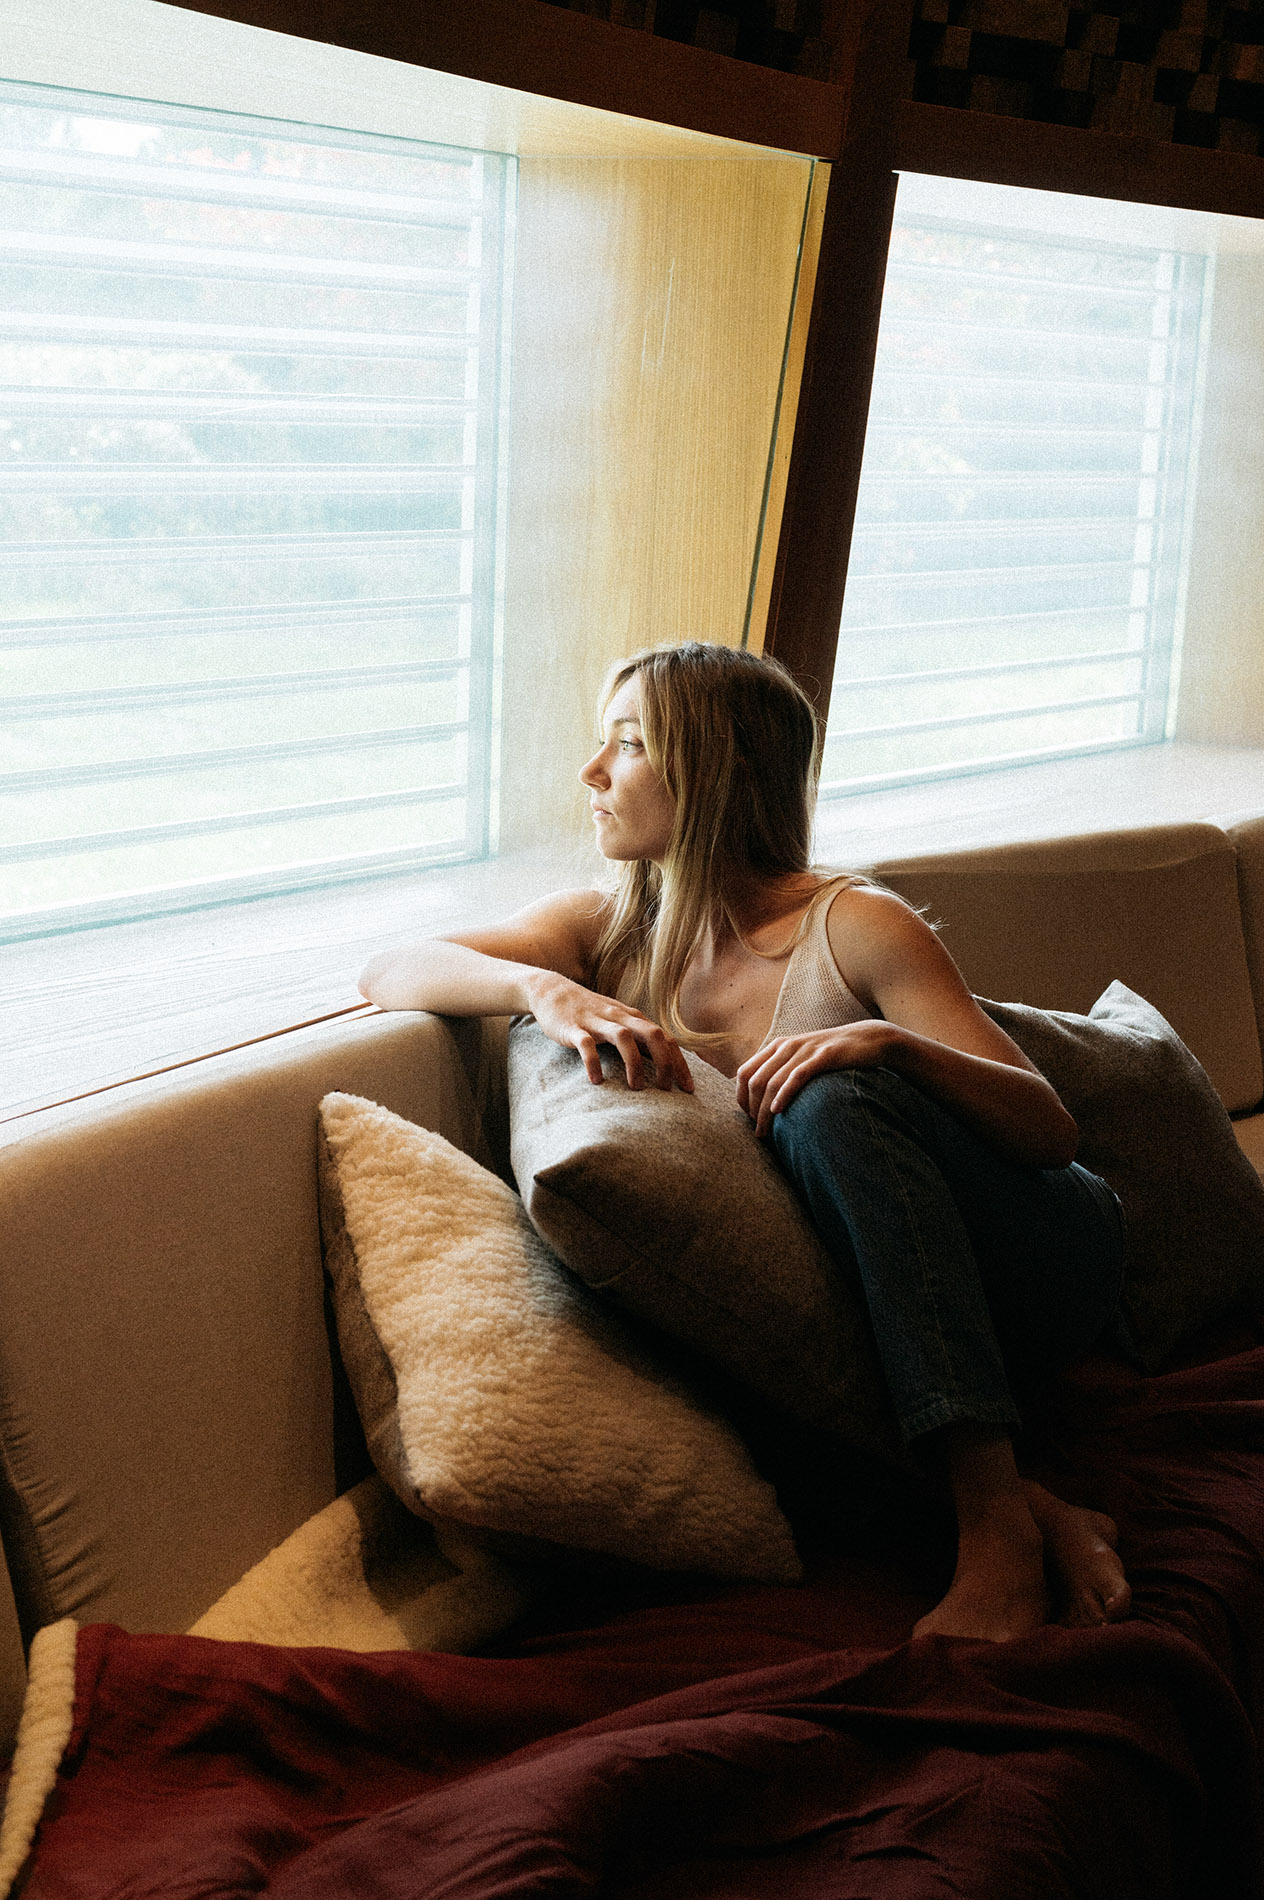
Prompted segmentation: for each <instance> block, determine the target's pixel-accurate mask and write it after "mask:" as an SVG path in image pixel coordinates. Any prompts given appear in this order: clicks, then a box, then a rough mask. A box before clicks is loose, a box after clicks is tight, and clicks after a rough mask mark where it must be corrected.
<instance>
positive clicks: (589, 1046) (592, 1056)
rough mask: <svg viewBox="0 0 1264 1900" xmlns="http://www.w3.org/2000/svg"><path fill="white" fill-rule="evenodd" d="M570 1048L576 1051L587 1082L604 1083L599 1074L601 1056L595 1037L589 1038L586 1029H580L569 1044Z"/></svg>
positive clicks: (602, 1076)
mask: <svg viewBox="0 0 1264 1900" xmlns="http://www.w3.org/2000/svg"><path fill="white" fill-rule="evenodd" d="M571 1047H572V1048H573V1049H574V1050H575V1051H576V1053H577V1055H578V1056H579V1059H580V1061H581V1062H582V1063H583V1065H584V1073H585V1074H586V1075H587V1077H588V1080H589V1081H590V1082H604V1081H605V1079H606V1078H605V1076H604V1075H603V1074H602V1072H601V1055H600V1052H599V1050H598V1048H597V1040H596V1037H595V1036H590V1035H589V1033H588V1031H587V1030H586V1029H580V1030H578V1031H577V1032H576V1035H575V1040H574V1042H573V1043H572V1044H571Z"/></svg>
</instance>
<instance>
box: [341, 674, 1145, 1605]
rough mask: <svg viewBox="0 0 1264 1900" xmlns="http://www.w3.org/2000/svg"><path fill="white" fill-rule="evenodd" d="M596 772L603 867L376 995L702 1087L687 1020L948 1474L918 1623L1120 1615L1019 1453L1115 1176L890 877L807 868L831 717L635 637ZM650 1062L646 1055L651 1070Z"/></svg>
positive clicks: (1105, 1532)
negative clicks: (517, 1020)
mask: <svg viewBox="0 0 1264 1900" xmlns="http://www.w3.org/2000/svg"><path fill="white" fill-rule="evenodd" d="M602 734H603V737H602V743H601V746H600V749H599V750H598V751H597V752H596V753H595V754H594V756H593V757H592V758H591V759H590V760H589V761H588V763H587V765H585V766H584V768H583V770H582V771H581V773H580V775H579V776H580V779H581V781H582V783H583V784H584V785H585V786H586V787H587V788H588V791H589V793H590V796H591V803H592V816H593V823H594V825H595V827H596V833H597V844H598V848H599V850H600V851H601V853H602V855H603V856H604V857H605V858H607V859H609V860H611V861H612V862H614V863H617V864H618V865H619V866H620V867H621V870H620V876H619V883H618V888H617V890H616V891H615V892H613V893H611V894H607V893H604V892H598V891H592V890H578V891H565V892H562V893H560V894H558V895H555V896H552V897H547V898H545V899H543V900H542V901H541V902H539V903H537V904H533V905H531V906H530V907H528V908H527V909H526V910H523V911H520V912H519V913H518V914H517V915H516V916H514V917H511V918H509V919H507V920H506V921H505V922H504V923H502V924H498V925H495V926H493V927H490V928H487V929H479V930H470V931H465V932H462V933H461V934H459V935H454V936H451V937H446V938H442V939H438V940H434V941H431V942H428V943H423V944H418V945H415V946H410V947H408V948H405V949H400V950H391V951H386V952H383V953H382V954H381V955H379V956H377V957H375V958H374V959H373V961H372V962H371V963H370V964H369V965H368V967H367V969H366V970H365V972H364V975H363V977H362V978H361V989H362V990H363V993H364V994H365V996H367V997H368V998H369V999H370V1000H371V1001H373V1002H375V1003H378V1004H380V1005H381V1006H382V1007H383V1008H384V1009H429V1010H435V1011H438V1012H440V1013H441V1014H444V1015H456V1016H462V1015H500V1014H508V1013H510V1012H515V1011H526V1012H529V1013H530V1014H531V1015H533V1016H534V1017H535V1019H536V1021H537V1022H538V1023H539V1025H540V1027H541V1028H542V1029H543V1030H544V1031H545V1033H546V1034H547V1035H549V1036H550V1037H552V1039H553V1040H554V1041H555V1042H558V1043H560V1044H562V1045H563V1046H565V1047H568V1048H572V1049H574V1050H575V1051H576V1052H577V1053H578V1055H579V1057H580V1059H581V1060H582V1062H583V1063H584V1066H585V1068H586V1070H587V1073H588V1076H589V1078H590V1080H591V1081H592V1082H594V1083H600V1082H601V1080H602V1071H601V1064H600V1060H599V1056H598V1046H599V1045H600V1044H602V1043H607V1044H613V1046H614V1047H615V1049H616V1050H617V1051H618V1054H619V1056H620V1058H621V1060H622V1063H623V1066H624V1069H625V1070H626V1074H627V1080H628V1084H629V1086H630V1087H632V1088H634V1089H638V1088H642V1087H644V1086H645V1085H646V1084H647V1082H649V1081H651V1080H652V1082H653V1084H654V1085H656V1086H657V1087H659V1088H665V1089H670V1088H672V1087H678V1088H681V1089H686V1090H688V1089H690V1088H691V1087H692V1083H691V1080H690V1075H689V1069H688V1066H687V1064H686V1062H685V1060H684V1056H683V1054H682V1047H683V1048H690V1049H692V1050H695V1051H696V1052H697V1053H698V1054H699V1055H701V1056H703V1057H704V1058H705V1059H706V1060H707V1061H708V1062H710V1063H712V1064H713V1065H714V1066H715V1067H717V1068H718V1069H720V1070H722V1071H723V1073H724V1074H726V1075H729V1076H732V1077H733V1078H734V1083H735V1089H736V1095H737V1100H738V1102H739V1104H740V1105H741V1107H742V1108H743V1109H744V1110H745V1111H746V1113H747V1114H748V1115H749V1116H750V1118H751V1120H752V1122H753V1123H754V1126H755V1130H756V1133H757V1134H759V1135H760V1136H761V1137H767V1138H768V1139H769V1140H770V1141H771V1142H772V1144H773V1147H774V1150H775V1152H776V1154H777V1157H778V1159H779V1160H780V1162H781V1165H782V1166H783V1168H784V1169H785V1170H786V1172H787V1173H788V1175H789V1176H790V1178H791V1180H792V1181H793V1182H794V1183H795V1185H796V1187H797V1188H798V1190H799V1193H800V1194H801V1196H802V1198H803V1199H804V1201H805V1202H806V1205H807V1207H808V1209H809V1211H810V1213H811V1216H812V1219H813V1221H814V1222H815V1224H816V1227H817V1230H818V1232H819V1233H820V1235H821V1237H822V1240H823V1241H824V1243H825V1245H826V1247H827V1249H828V1250H829V1253H830V1255H831V1257H832V1260H833V1261H834V1263H835V1266H836V1269H837V1271H838V1272H839V1273H840V1275H842V1276H845V1277H846V1278H847V1279H848V1280H849V1281H850V1282H851V1283H852V1284H853V1285H854V1286H856V1287H858V1288H859V1289H860V1290H861V1291H862V1293H863V1297H864V1300H865V1302H866V1305H867V1308H868V1312H869V1315H870V1318H871V1321H872V1326H873V1333H874V1338H875V1341H876V1343H877V1348H878V1354H879V1359H880V1362H881V1364H882V1368H883V1372H884V1375H885V1377H886V1380H887V1384H888V1386H889V1388H890V1392H891V1396H892V1399H893V1402H894V1405H895V1409H896V1413H897V1416H898V1418H899V1421H900V1425H901V1428H902V1430H903V1433H904V1435H905V1438H906V1440H907V1441H908V1442H909V1443H910V1444H912V1445H914V1446H915V1447H916V1450H917V1454H918V1456H919V1459H920V1460H921V1461H922V1462H923V1463H924V1465H925V1466H926V1468H927V1469H928V1471H930V1472H936V1471H942V1472H943V1473H945V1474H946V1478H947V1483H948V1486H949V1489H950V1491H951V1496H952V1501H953V1505H954V1507H955V1511H956V1518H957V1561H956V1569H955V1573H954V1576H953V1580H952V1584H951V1587H950V1588H949V1590H948V1592H947V1595H946V1596H945V1597H944V1598H943V1600H942V1602H940V1603H939V1604H938V1605H937V1606H936V1607H935V1608H934V1609H933V1610H932V1611H931V1612H930V1613H929V1614H928V1615H927V1616H924V1617H923V1618H922V1619H921V1621H920V1622H919V1623H918V1624H917V1625H916V1628H915V1630H914V1634H915V1635H931V1634H939V1635H950V1636H969V1637H979V1638H990V1639H992V1640H994V1641H1003V1640H1006V1639H1008V1638H1012V1637H1016V1636H1022V1635H1026V1634H1028V1633H1030V1632H1031V1631H1033V1630H1035V1629H1037V1628H1039V1627H1040V1626H1041V1625H1042V1624H1044V1623H1046V1622H1047V1621H1048V1620H1049V1618H1050V1614H1051V1606H1050V1599H1049V1596H1048V1594H1047V1578H1051V1579H1052V1581H1053V1583H1054V1587H1055V1589H1056V1590H1057V1593H1058V1599H1059V1608H1060V1611H1061V1615H1062V1618H1063V1620H1064V1621H1066V1622H1070V1623H1076V1624H1090V1623H1099V1622H1104V1621H1106V1620H1107V1619H1111V1618H1114V1617H1118V1616H1121V1615H1123V1614H1124V1613H1125V1612H1126V1610H1127V1607H1128V1602H1129V1591H1128V1586H1127V1583H1126V1582H1125V1580H1124V1574H1123V1569H1122V1567H1121V1565H1120V1562H1119V1559H1118V1557H1117V1556H1116V1554H1115V1551H1114V1549H1113V1547H1112V1540H1113V1536H1114V1526H1113V1525H1112V1524H1111V1522H1110V1520H1109V1519H1108V1518H1105V1517H1103V1516H1101V1515H1099V1514H1098V1513H1096V1512H1092V1511H1086V1510H1082V1509H1079V1508H1078V1507H1075V1506H1072V1505H1068V1504H1065V1503H1063V1502H1062V1501H1061V1500H1059V1499H1057V1498H1055V1497H1053V1496H1052V1495H1051V1494H1050V1493H1049V1492H1048V1491H1046V1490H1045V1489H1044V1488H1043V1487H1041V1486H1040V1485H1038V1484H1036V1483H1034V1482H1033V1481H1031V1480H1029V1479H1024V1478H1023V1477H1022V1476H1020V1473H1019V1470H1018V1466H1017V1464H1016V1461H1015V1456H1014V1442H1013V1441H1014V1437H1015V1435H1016V1433H1017V1432H1018V1431H1019V1429H1020V1418H1019V1412H1018V1408H1017V1406H1016V1404H1015V1396H1014V1395H1015V1392H1017V1393H1018V1394H1019V1395H1020V1396H1021V1395H1022V1393H1023V1392H1025V1391H1026V1390H1027V1389H1029V1388H1030V1387H1031V1386H1033V1385H1034V1384H1036V1383H1038V1382H1039V1381H1040V1380H1042V1379H1045V1378H1047V1377H1048V1376H1049V1374H1050V1373H1051V1372H1053V1371H1054V1370H1055V1369H1056V1368H1057V1367H1058V1366H1059V1365H1060V1364H1063V1363H1065V1362H1066V1361H1068V1360H1069V1359H1071V1358H1073V1357H1074V1356H1075V1355H1077V1354H1078V1353H1080V1352H1082V1351H1084V1350H1085V1349H1086V1348H1087V1347H1088V1346H1089V1345H1090V1344H1091V1342H1092V1341H1093V1340H1094V1338H1095V1337H1096V1336H1097V1334H1098V1333H1099V1332H1100V1331H1101V1329H1102V1328H1103V1326H1104V1325H1105V1324H1106V1322H1107V1320H1108V1319H1109V1318H1110V1316H1111V1314H1112V1312H1113V1310H1114V1307H1115V1304H1116V1301H1117V1298H1118V1294H1119V1287H1120V1279H1121V1272H1122V1254H1123V1241H1122V1229H1121V1222H1120V1215H1119V1210H1118V1203H1117V1202H1116V1200H1115V1197H1114V1195H1113V1193H1112V1192H1111V1190H1110V1189H1109V1188H1108V1187H1107V1186H1106V1184H1105V1183H1104V1182H1103V1181H1101V1180H1099V1179H1098V1178H1097V1177H1096V1176H1095V1175H1092V1174H1090V1173H1088V1172H1087V1170H1085V1169H1084V1168H1081V1167H1079V1166H1077V1165H1076V1164H1075V1162H1074V1161H1073V1159H1072V1157H1073V1155H1074V1153H1075V1146H1076V1129H1075V1124H1074V1122H1073V1121H1072V1119H1071V1117H1070V1116H1069V1115H1068V1114H1067V1112H1066V1110H1065V1109H1064V1108H1063V1106H1062V1104H1061V1102H1060V1101H1059V1100H1058V1097H1057V1095H1056V1094H1055V1093H1054V1091H1053V1089H1052V1088H1051V1087H1050V1085H1049V1084H1048V1082H1046V1081H1045V1079H1044V1077H1043V1076H1041V1075H1040V1074H1039V1072H1038V1071H1037V1070H1036V1069H1035V1067H1034V1066H1033V1065H1032V1063H1030V1062H1029V1061H1028V1060H1027V1058H1026V1056H1024V1055H1023V1053H1022V1051H1021V1050H1020V1049H1019V1048H1018V1047H1017V1046H1016V1045H1015V1044H1014V1043H1013V1042H1012V1041H1011V1040H1010V1039H1009V1037H1008V1036H1006V1035H1005V1034H1004V1033H1003V1032H1002V1031H1001V1030H1000V1029H999V1028H998V1027H997V1026H996V1025H995V1024H994V1023H993V1022H992V1021H991V1020H990V1019H989V1018H988V1017H987V1016H986V1015H985V1014H984V1013H983V1011H982V1010H981V1009H980V1008H979V1006H978V1004H977V1003H976V1002H975V1000H974V998H973V997H972V996H971V995H970V993H969V991H968V990H967V988H966V986H965V984H964V982H963V981H962V979H961V976H960V974H959V972H958V970H957V968H956V966H955V964H954V963H953V961H952V959H951V957H950V956H949V955H948V953H947V951H946V950H945V949H944V947H943V945H942V944H941V943H940V941H939V939H938V938H937V937H936V935H935V933H934V931H933V930H931V929H930V927H929V926H928V925H927V924H926V923H925V922H924V921H923V919H922V918H921V917H920V916H919V915H918V914H917V913H916V912H915V911H913V910H911V909H910V908H909V907H908V906H907V905H906V904H905V903H903V902H902V901H901V900H900V899H899V898H897V897H895V896H893V895H892V894H891V893H889V892H887V891H883V890H881V889H879V888H877V887H876V886H874V885H872V884H870V883H868V882H866V881H865V880H864V879H863V878H858V877H855V876H851V875H837V874H830V873H824V872H821V871H819V870H816V869H813V868H812V865H811V860H810V841H811V827H812V814H813V807H814V802H815V792H816V777H817V771H818V767H819V757H820V740H819V731H818V726H817V721H816V717H815V714H814V712H813V709H812V706H811V703H810V702H809V700H808V699H807V697H806V696H805V695H804V694H803V693H802V692H801V691H800V689H799V688H798V686H797V685H796V684H795V683H794V681H793V680H792V679H791V677H790V675H789V674H788V673H787V672H786V671H785V669H784V668H782V667H781V666H779V665H777V664H776V663H775V662H773V661H769V660H763V659H759V658H756V657H755V656H754V655H751V654H748V653H743V652H740V651H736V650H734V649H732V648H728V647H721V646H710V645H703V644H700V643H692V642H691V643H687V644H685V645H682V646H676V647H663V648H656V649H653V650H651V651H648V652H645V653H640V654H636V655H634V656H633V657H632V658H631V659H629V660H627V661H626V662H624V663H622V664H621V665H620V666H618V667H617V668H616V670H615V671H614V673H613V675H612V677H611V679H610V680H609V682H608V684H607V688H606V691H605V693H604V695H603V707H602ZM650 1065H652V1075H651V1074H650Z"/></svg>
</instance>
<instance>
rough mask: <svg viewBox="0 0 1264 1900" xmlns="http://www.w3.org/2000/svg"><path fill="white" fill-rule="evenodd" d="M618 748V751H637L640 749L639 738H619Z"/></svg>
mask: <svg viewBox="0 0 1264 1900" xmlns="http://www.w3.org/2000/svg"><path fill="white" fill-rule="evenodd" d="M619 750H620V752H639V751H640V750H641V741H640V740H639V739H620V741H619Z"/></svg>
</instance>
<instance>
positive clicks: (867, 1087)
mask: <svg viewBox="0 0 1264 1900" xmlns="http://www.w3.org/2000/svg"><path fill="white" fill-rule="evenodd" d="M922 1099H924V1098H922ZM917 1103H918V1095H917V1090H916V1089H915V1088H914V1087H913V1085H912V1083H911V1082H906V1081H905V1079H904V1077H903V1076H902V1075H897V1074H896V1073H895V1071H894V1069H831V1070H829V1071H828V1072H827V1073H826V1074H824V1075H816V1076H813V1078H812V1080H811V1081H810V1082H805V1083H804V1085H803V1087H802V1088H801V1089H800V1090H799V1093H798V1094H797V1095H796V1096H795V1098H794V1100H793V1101H792V1102H789V1103H788V1104H787V1105H786V1107H785V1108H783V1109H782V1111H781V1113H780V1114H779V1115H775V1116H774V1117H773V1123H772V1141H773V1147H774V1149H775V1151H776V1153H777V1155H778V1156H779V1157H780V1159H781V1160H782V1161H783V1162H786V1163H790V1162H791V1161H793V1160H794V1159H795V1158H796V1157H798V1158H801V1157H802V1156H803V1154H804V1152H805V1150H807V1149H815V1148H819V1147H821V1146H822V1145H824V1146H828V1148H829V1149H830V1151H831V1152H833V1153H837V1151H838V1149H839V1147H840V1145H850V1143H851V1140H852V1139H853V1135H854V1133H855V1132H856V1131H860V1132H868V1131H869V1130H871V1129H872V1128H873V1127H874V1125H875V1122H877V1123H885V1122H887V1121H888V1120H889V1118H890V1117H891V1116H892V1115H897V1116H899V1117H901V1118H906V1117H907V1116H908V1115H909V1114H910V1112H912V1113H914V1114H915V1113H916V1107H917Z"/></svg>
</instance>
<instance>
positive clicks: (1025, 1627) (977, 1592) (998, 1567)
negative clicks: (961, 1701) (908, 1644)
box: [913, 1498, 1049, 1643]
mask: <svg viewBox="0 0 1264 1900" xmlns="http://www.w3.org/2000/svg"><path fill="white" fill-rule="evenodd" d="M1048 1621H1049V1596H1048V1592H1047V1590H1046V1588H1045V1572H1044V1540H1043V1538H1042V1537H1041V1534H1040V1530H1039V1528H1038V1526H1037V1524H1036V1521H1035V1519H1034V1517H1033V1516H1032V1514H1031V1512H1030V1511H1029V1510H1028V1509H1027V1508H1026V1507H1025V1505H1023V1504H1022V1502H1021V1498H1020V1500H1019V1508H1018V1509H1003V1510H1001V1511H997V1512H989V1513H988V1514H987V1515H986V1516H985V1517H984V1518H982V1519H981V1520H980V1521H979V1522H978V1523H977V1524H972V1525H970V1526H969V1527H967V1528H963V1529H961V1530H960V1531H959V1532H958V1536H957V1568H956V1571H955V1573H954V1575H953V1579H952V1584H951V1586H950V1588H949V1590H948V1594H947V1596H945V1597H944V1599H943V1601H942V1602H941V1603H937V1604H936V1605H935V1608H934V1609H933V1610H931V1611H930V1613H929V1615H927V1616H923V1617H922V1618H921V1619H920V1621H919V1622H917V1623H915V1624H914V1626H913V1634H914V1636H973V1637H976V1638H979V1639H981V1640H984V1641H986V1642H992V1643H1008V1642H1012V1641H1013V1640H1014V1638H1015V1637H1017V1636H1031V1635H1033V1634H1034V1632H1035V1631H1036V1630H1038V1629H1043V1628H1044V1626H1045V1624H1046V1623H1047V1622H1048Z"/></svg>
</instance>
